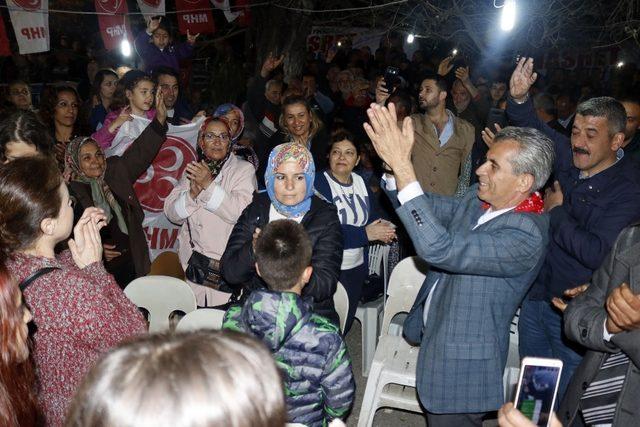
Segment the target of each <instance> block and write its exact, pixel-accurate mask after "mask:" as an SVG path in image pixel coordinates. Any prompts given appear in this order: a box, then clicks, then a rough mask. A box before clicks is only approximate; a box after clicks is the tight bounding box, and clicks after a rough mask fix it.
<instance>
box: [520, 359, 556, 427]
mask: <svg viewBox="0 0 640 427" xmlns="http://www.w3.org/2000/svg"><path fill="white" fill-rule="evenodd" d="M522 369H524V372H523V373H522V382H521V384H520V387H519V390H520V392H519V393H518V396H516V408H517V409H518V410H519V411H520V412H522V413H523V414H524V416H525V417H527V418H529V419H530V420H531V422H533V423H534V424H535V425H538V426H546V425H547V423H548V422H549V417H550V416H551V411H552V410H553V403H554V399H555V394H556V390H557V388H558V382H559V380H560V370H561V368H560V367H555V366H536V365H523V367H522Z"/></svg>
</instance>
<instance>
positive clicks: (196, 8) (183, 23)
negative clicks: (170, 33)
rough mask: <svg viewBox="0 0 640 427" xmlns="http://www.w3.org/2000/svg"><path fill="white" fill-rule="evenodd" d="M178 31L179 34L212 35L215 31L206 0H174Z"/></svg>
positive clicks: (209, 6)
mask: <svg viewBox="0 0 640 427" xmlns="http://www.w3.org/2000/svg"><path fill="white" fill-rule="evenodd" d="M176 10H177V11H178V29H179V30H180V33H181V34H187V30H189V33H191V34H213V33H214V32H215V31H216V26H215V23H214V22H213V14H212V13H211V5H210V4H209V2H208V1H207V0H176Z"/></svg>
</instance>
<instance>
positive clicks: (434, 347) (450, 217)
mask: <svg viewBox="0 0 640 427" xmlns="http://www.w3.org/2000/svg"><path fill="white" fill-rule="evenodd" d="M368 113H369V118H370V119H371V125H368V124H365V130H366V131H367V134H368V135H369V137H370V138H371V140H372V142H373V144H374V146H375V148H376V151H377V152H378V154H379V155H380V157H381V158H382V159H383V160H384V161H385V162H386V163H387V165H389V167H390V168H391V170H392V171H393V177H391V176H389V175H387V176H386V183H385V189H386V191H387V193H388V194H389V197H390V199H391V200H392V202H394V204H396V207H397V208H396V212H397V213H398V216H399V217H400V219H401V220H402V223H403V224H404V226H405V227H406V228H407V231H408V233H409V235H410V236H411V239H412V241H413V244H414V247H415V249H416V253H417V254H418V256H420V257H421V258H423V259H424V260H425V261H426V262H427V263H428V264H429V265H430V269H429V272H428V274H427V277H426V279H425V282H424V284H423V285H422V288H421V289H420V291H419V292H418V296H417V298H416V301H415V303H414V305H413V307H412V309H411V312H410V313H409V316H408V317H407V320H406V321H405V324H404V334H405V336H406V337H407V339H408V340H409V341H411V342H413V343H416V344H419V345H420V352H419V355H418V364H417V372H416V386H417V389H418V396H419V398H420V402H421V403H422V405H423V406H424V407H425V408H426V410H427V421H428V424H429V427H440V426H481V425H482V421H483V419H484V418H487V417H488V416H491V413H492V412H493V411H496V410H497V409H498V408H499V407H500V406H501V405H502V404H503V403H504V395H503V389H502V373H503V371H504V367H505V364H506V361H507V351H508V347H509V327H510V325H511V319H512V318H513V316H514V314H515V312H516V310H517V308H518V305H519V304H520V302H521V301H522V299H523V298H524V296H525V294H526V292H527V290H528V289H529V286H530V285H531V283H532V282H533V279H535V277H536V275H537V273H538V270H539V268H540V265H541V264H542V261H543V259H544V253H545V247H546V245H547V240H548V217H547V216H546V215H541V213H542V209H543V203H542V199H541V198H540V196H539V195H538V194H537V193H535V191H536V190H538V189H539V188H541V187H542V186H543V185H544V183H545V181H546V180H547V179H548V177H549V174H550V172H551V167H552V164H553V144H552V142H551V141H550V140H549V139H548V138H547V137H545V136H544V135H543V134H542V133H541V132H539V131H536V130H534V129H520V128H512V127H508V128H506V129H503V130H502V131H501V132H499V133H498V134H497V135H496V142H495V143H494V144H493V146H492V147H491V149H490V150H489V152H488V154H487V161H486V162H485V163H484V164H483V165H482V166H480V167H479V168H478V170H477V174H478V177H479V181H480V182H479V184H478V185H476V186H472V187H471V188H470V189H469V191H468V192H467V193H466V195H465V196H464V197H462V198H455V197H450V196H440V195H437V194H434V193H424V192H423V190H422V188H421V187H420V184H419V183H418V180H417V177H416V173H415V170H414V168H413V165H412V163H411V152H412V149H413V143H414V139H415V138H416V137H415V133H414V129H413V122H412V121H411V119H410V118H406V119H405V120H404V122H403V127H402V130H400V129H399V128H398V126H397V122H396V114H395V107H394V105H393V104H389V110H387V109H386V108H384V107H380V106H379V105H377V104H374V105H373V106H372V108H371V109H370V110H369V111H368ZM396 189H397V190H399V191H398V192H397V193H396Z"/></svg>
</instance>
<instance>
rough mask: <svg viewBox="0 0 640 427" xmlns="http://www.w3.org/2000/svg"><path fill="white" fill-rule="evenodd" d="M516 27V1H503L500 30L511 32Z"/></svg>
mask: <svg viewBox="0 0 640 427" xmlns="http://www.w3.org/2000/svg"><path fill="white" fill-rule="evenodd" d="M515 25H516V0H504V5H503V6H502V15H501V17H500V28H501V29H502V31H511V30H512V29H513V27H514V26H515Z"/></svg>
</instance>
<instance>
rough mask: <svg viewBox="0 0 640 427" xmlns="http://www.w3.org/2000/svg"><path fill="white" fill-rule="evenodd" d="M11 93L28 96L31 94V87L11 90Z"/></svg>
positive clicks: (12, 94)
mask: <svg viewBox="0 0 640 427" xmlns="http://www.w3.org/2000/svg"><path fill="white" fill-rule="evenodd" d="M9 94H10V95H11V96H18V95H24V96H27V95H29V89H22V90H12V91H11V92H9Z"/></svg>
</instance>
